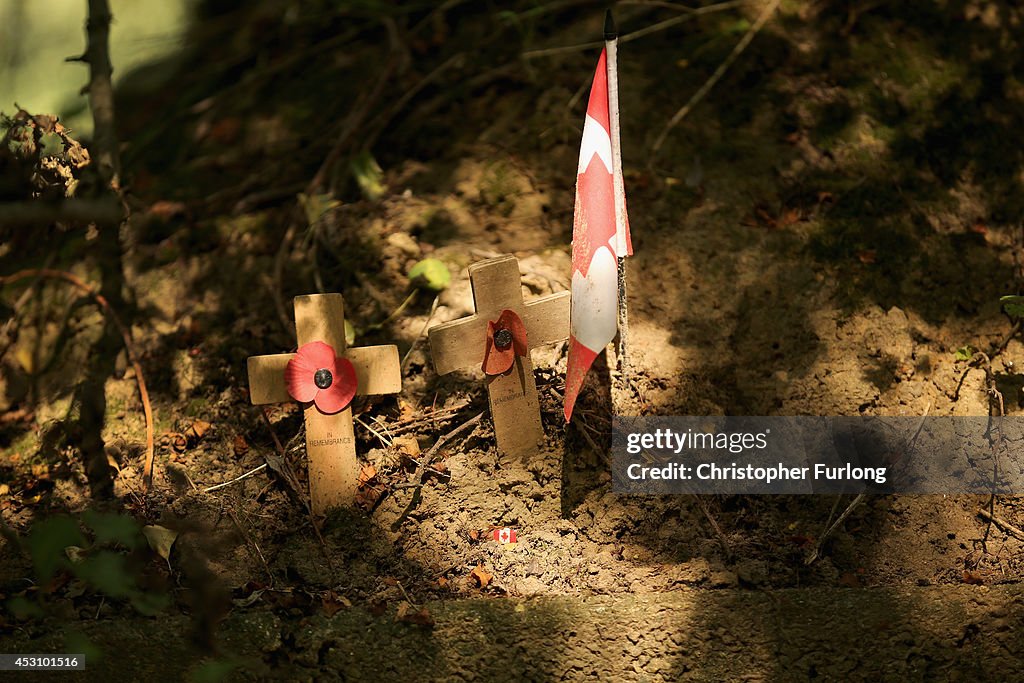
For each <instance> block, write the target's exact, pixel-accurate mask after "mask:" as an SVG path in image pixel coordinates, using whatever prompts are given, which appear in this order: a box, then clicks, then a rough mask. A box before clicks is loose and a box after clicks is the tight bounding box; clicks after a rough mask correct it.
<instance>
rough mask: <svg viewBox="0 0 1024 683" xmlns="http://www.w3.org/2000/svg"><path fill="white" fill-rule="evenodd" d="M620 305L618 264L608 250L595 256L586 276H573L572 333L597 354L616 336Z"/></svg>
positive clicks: (598, 251) (603, 248)
mask: <svg viewBox="0 0 1024 683" xmlns="http://www.w3.org/2000/svg"><path fill="white" fill-rule="evenodd" d="M617 304H618V264H616V262H615V255H614V254H612V252H611V250H610V249H609V248H608V247H605V246H602V247H600V248H598V250H597V252H595V253H594V258H593V259H592V260H591V262H590V268H589V269H588V270H587V276H586V277H583V274H582V273H581V272H580V271H578V270H577V271H576V272H574V273H573V274H572V315H571V316H570V317H569V320H570V327H571V330H570V334H572V336H573V337H575V339H576V341H578V342H579V343H580V344H583V346H586V347H587V348H588V349H590V350H591V351H594V352H600V351H601V349H603V348H604V347H605V345H606V344H607V343H608V342H610V341H611V340H612V338H613V337H615V330H616V329H617V324H616V312H617V310H618V309H617Z"/></svg>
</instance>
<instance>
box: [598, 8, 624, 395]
mask: <svg viewBox="0 0 1024 683" xmlns="http://www.w3.org/2000/svg"><path fill="white" fill-rule="evenodd" d="M604 40H605V61H606V64H607V70H608V125H609V127H610V129H611V131H610V132H611V136H610V137H611V145H612V192H613V193H614V202H615V254H616V257H617V260H618V285H619V307H618V329H619V332H618V347H617V348H616V353H615V360H616V366H617V367H616V369H617V370H618V378H617V380H616V381H615V382H613V388H614V389H616V391H614V392H613V394H612V401H613V403H615V404H617V405H613V408H614V412H615V413H616V414H619V415H621V414H623V412H624V408H625V405H624V400H625V398H626V397H627V396H629V393H628V392H629V375H630V369H629V356H628V341H629V314H628V310H627V308H626V258H625V257H626V255H627V252H628V250H629V247H628V240H627V239H626V230H627V226H626V201H625V189H624V186H623V181H622V147H621V145H620V141H619V69H618V62H617V60H618V43H619V36H618V32H617V31H616V30H615V21H614V19H613V18H612V11H611V9H609V10H607V11H606V12H605V15H604ZM616 394H617V396H616Z"/></svg>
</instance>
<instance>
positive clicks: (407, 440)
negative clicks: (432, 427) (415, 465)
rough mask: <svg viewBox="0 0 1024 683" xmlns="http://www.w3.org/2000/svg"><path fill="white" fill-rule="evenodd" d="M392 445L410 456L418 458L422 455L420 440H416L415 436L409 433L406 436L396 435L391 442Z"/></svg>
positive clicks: (402, 453)
mask: <svg viewBox="0 0 1024 683" xmlns="http://www.w3.org/2000/svg"><path fill="white" fill-rule="evenodd" d="M391 445H392V446H394V447H395V449H396V450H397V451H398V452H399V453H400V454H401V455H404V456H406V457H409V458H418V457H419V455H420V442H419V441H417V440H416V437H415V436H410V435H408V434H406V435H404V436H398V437H395V440H394V441H392V442H391Z"/></svg>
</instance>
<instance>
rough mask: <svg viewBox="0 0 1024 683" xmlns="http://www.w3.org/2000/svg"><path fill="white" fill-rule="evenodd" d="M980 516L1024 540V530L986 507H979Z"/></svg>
mask: <svg viewBox="0 0 1024 683" xmlns="http://www.w3.org/2000/svg"><path fill="white" fill-rule="evenodd" d="M978 516H979V517H981V518H982V519H984V520H988V521H989V522H990V523H992V524H995V525H996V526H997V527H999V528H1000V529H1002V530H1003V531H1005V532H1006V533H1008V534H1010V535H1011V536H1013V537H1014V538H1017V539H1020V540H1022V541H1024V531H1021V530H1020V529H1019V528H1017V527H1015V526H1014V525H1012V524H1010V523H1009V522H1007V521H1006V520H1005V519H1003V518H1002V517H997V516H996V515H994V514H992V513H991V512H989V511H988V510H986V509H984V508H978Z"/></svg>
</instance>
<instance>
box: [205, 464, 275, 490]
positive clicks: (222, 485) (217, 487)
mask: <svg viewBox="0 0 1024 683" xmlns="http://www.w3.org/2000/svg"><path fill="white" fill-rule="evenodd" d="M266 468H267V463H263V464H262V465H260V466H259V467H256V468H254V469H251V470H249V471H248V472H246V473H245V474H243V475H240V476H238V477H235V478H234V479H232V480H231V481H226V482H224V483H223V484H216V485H214V486H208V487H206V488H205V489H203V493H210V492H211V491H216V490H217V489H222V488H224V487H225V486H231V485H232V484H236V483H238V482H240V481H242V480H243V479H245V478H247V477H251V476H252V475H254V474H256V473H257V472H262V471H263V470H265V469H266Z"/></svg>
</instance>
